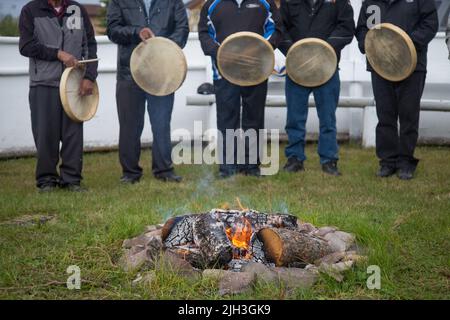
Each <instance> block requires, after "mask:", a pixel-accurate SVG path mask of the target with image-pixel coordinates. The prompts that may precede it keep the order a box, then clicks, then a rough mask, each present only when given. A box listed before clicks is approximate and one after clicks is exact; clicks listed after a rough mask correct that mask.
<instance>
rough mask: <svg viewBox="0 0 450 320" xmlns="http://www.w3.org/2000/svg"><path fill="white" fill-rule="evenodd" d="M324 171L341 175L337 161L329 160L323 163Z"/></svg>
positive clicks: (333, 174)
mask: <svg viewBox="0 0 450 320" xmlns="http://www.w3.org/2000/svg"><path fill="white" fill-rule="evenodd" d="M322 171H323V172H325V173H326V174H329V175H332V176H336V177H337V176H340V175H341V173H340V172H339V170H338V167H337V161H329V162H326V163H324V164H322Z"/></svg>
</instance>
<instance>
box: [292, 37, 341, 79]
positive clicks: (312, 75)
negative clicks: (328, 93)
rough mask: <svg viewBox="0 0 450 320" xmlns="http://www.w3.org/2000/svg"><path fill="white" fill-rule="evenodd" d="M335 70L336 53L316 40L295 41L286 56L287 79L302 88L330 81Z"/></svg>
mask: <svg viewBox="0 0 450 320" xmlns="http://www.w3.org/2000/svg"><path fill="white" fill-rule="evenodd" d="M336 68H337V56H336V52H335V51H334V49H333V47H332V46H331V45H330V44H328V43H327V42H326V41H324V40H321V39H318V38H305V39H302V40H299V41H297V42H296V43H294V44H293V45H292V47H291V48H290V49H289V51H288V53H287V56H286V72H287V74H288V75H289V78H291V80H292V81H294V82H295V83H297V84H299V85H301V86H304V87H318V86H320V85H323V84H324V83H326V82H327V81H328V80H330V79H331V77H332V76H333V75H334V73H335V72H336Z"/></svg>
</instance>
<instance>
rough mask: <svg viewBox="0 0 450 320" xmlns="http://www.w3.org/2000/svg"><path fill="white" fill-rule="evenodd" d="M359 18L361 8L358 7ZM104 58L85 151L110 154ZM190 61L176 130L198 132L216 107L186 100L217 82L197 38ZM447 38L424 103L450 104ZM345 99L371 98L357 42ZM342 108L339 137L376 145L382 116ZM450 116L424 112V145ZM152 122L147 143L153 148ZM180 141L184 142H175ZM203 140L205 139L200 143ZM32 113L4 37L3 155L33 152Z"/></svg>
mask: <svg viewBox="0 0 450 320" xmlns="http://www.w3.org/2000/svg"><path fill="white" fill-rule="evenodd" d="M354 7H355V12H358V8H357V7H358V6H357V5H355V6H354ZM97 40H98V44H99V47H98V54H99V57H100V59H101V62H100V66H99V78H98V84H99V87H100V106H99V109H98V113H97V115H96V116H95V118H94V119H92V120H91V121H89V122H87V123H85V146H86V147H87V148H104V147H105V148H109V147H115V146H116V145H117V143H118V133H119V125H118V120H117V112H116V103H115V76H116V74H115V71H116V54H117V48H116V46H115V45H114V44H112V43H111V42H109V40H108V39H107V38H106V37H104V36H102V37H98V38H97ZM184 51H185V54H186V56H187V60H188V74H187V79H186V81H185V83H184V84H183V86H182V87H181V88H180V90H179V91H178V92H177V94H176V99H175V108H174V113H173V121H172V130H174V129H178V128H185V129H187V130H189V131H191V132H193V127H194V121H202V122H203V128H204V129H205V130H206V129H207V128H208V126H210V125H212V124H213V123H214V121H211V119H213V117H212V116H211V111H212V109H213V107H211V106H195V105H187V104H186V97H187V96H192V95H195V94H196V91H197V87H198V86H199V85H200V84H201V83H203V82H206V81H209V82H211V78H210V77H211V72H210V70H209V65H210V64H209V59H208V58H205V57H204V55H203V53H202V51H201V48H200V44H199V41H198V36H197V34H195V33H192V34H191V35H190V37H189V41H188V44H187V46H186V48H185V49H184ZM447 58H448V52H447V48H446V46H445V42H444V35H443V34H441V33H440V34H438V36H437V37H436V38H435V39H434V40H433V41H432V43H431V44H430V47H429V54H428V60H429V63H428V75H427V83H426V88H425V93H424V99H438V100H450V90H449V89H450V62H449V60H448V59H447ZM340 69H341V71H340V72H341V80H342V90H341V92H342V96H348V97H358V98H360V97H371V96H372V92H371V87H370V77H369V73H368V72H366V71H365V69H366V67H365V58H364V56H363V55H361V54H360V53H359V51H358V49H357V46H356V41H353V43H352V44H351V45H350V46H348V47H346V48H345V50H344V51H343V54H342V61H341V63H340ZM269 95H271V96H283V95H284V79H282V78H271V80H270V82H269ZM365 110H366V111H364V110H363V109H356V108H339V109H338V112H337V119H338V123H337V126H338V132H339V134H340V135H341V136H346V137H351V138H354V139H362V140H363V142H364V144H365V145H366V146H373V145H374V133H375V132H374V125H375V124H376V115H375V112H374V110H373V108H366V109H365ZM285 117H286V109H285V108H279V107H278V108H277V107H268V108H267V111H266V127H267V128H276V129H280V130H281V131H282V132H284V124H285ZM449 124H450V112H447V113H445V112H431V111H423V112H422V114H421V121H420V139H421V141H422V142H449V141H450V125H449ZM149 126H150V124H149V121H148V120H147V121H146V127H145V130H144V134H143V137H142V140H143V142H144V143H145V142H151V139H152V136H151V131H150V128H149ZM307 129H308V131H309V132H310V133H313V134H317V132H318V119H317V116H316V112H315V110H311V112H310V116H309V119H308V123H307ZM172 138H173V139H174V140H177V139H178V138H179V137H176V136H173V137H172ZM194 138H195V139H201V138H202V136H201V135H197V136H195V137H194ZM33 150H34V143H33V138H32V134H31V124H30V110H29V105H28V60H27V59H25V58H24V57H22V56H20V55H19V52H18V39H17V38H2V37H0V155H9V154H22V153H29V152H33Z"/></svg>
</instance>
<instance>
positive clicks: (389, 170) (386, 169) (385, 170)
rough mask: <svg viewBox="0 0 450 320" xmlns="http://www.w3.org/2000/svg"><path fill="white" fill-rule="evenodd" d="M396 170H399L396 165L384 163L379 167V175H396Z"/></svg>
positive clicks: (385, 176)
mask: <svg viewBox="0 0 450 320" xmlns="http://www.w3.org/2000/svg"><path fill="white" fill-rule="evenodd" d="M396 172H397V169H396V168H395V167H391V166H386V165H382V166H380V168H379V169H378V172H377V177H380V178H387V177H390V176H392V175H394V174H395V173H396Z"/></svg>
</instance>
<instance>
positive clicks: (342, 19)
mask: <svg viewBox="0 0 450 320" xmlns="http://www.w3.org/2000/svg"><path fill="white" fill-rule="evenodd" d="M337 5H338V12H337V21H336V27H335V28H334V30H333V32H332V33H331V35H330V36H329V37H328V39H327V42H328V43H329V44H331V46H332V47H333V48H334V50H335V51H336V52H340V51H341V50H342V49H344V47H345V46H346V45H348V44H349V43H350V42H352V40H353V37H354V35H355V21H354V20H353V8H352V5H351V4H350V1H349V0H338V3H337Z"/></svg>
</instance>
